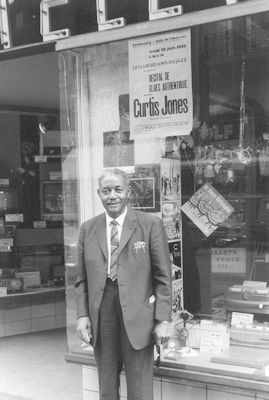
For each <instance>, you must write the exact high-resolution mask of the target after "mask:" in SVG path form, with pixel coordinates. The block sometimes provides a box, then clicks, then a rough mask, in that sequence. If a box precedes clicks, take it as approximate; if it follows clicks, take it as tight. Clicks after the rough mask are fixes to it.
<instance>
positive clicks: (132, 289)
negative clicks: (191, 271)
mask: <svg viewBox="0 0 269 400" xmlns="http://www.w3.org/2000/svg"><path fill="white" fill-rule="evenodd" d="M107 259H108V249H107V238H106V217H105V213H103V214H101V215H98V216H97V217H94V218H92V219H90V220H88V221H86V222H84V223H83V224H82V226H81V230H80V235H79V244H78V275H77V280H76V284H75V287H76V297H77V314H78V318H79V317H82V316H89V318H90V321H91V325H92V342H91V343H92V345H93V346H95V344H96V338H97V332H98V313H99V308H100V305H101V301H102V296H103V292H104V287H105V284H106V279H107ZM117 279H118V287H119V298H120V304H121V309H122V314H123V320H124V325H125V328H126V332H127V335H128V338H129V340H130V343H131V345H132V346H133V348H135V349H142V348H144V347H145V346H147V345H148V344H149V343H150V342H152V331H153V328H154V323H155V320H160V321H162V320H166V321H167V320H169V321H170V319H171V261H170V256H169V251H168V244H167V238H166V234H165V230H164V227H163V224H162V221H161V219H160V218H158V217H156V216H152V215H149V214H145V213H143V212H140V211H135V210H132V209H130V208H128V211H127V214H126V217H125V220H124V224H123V228H122V234H121V240H120V245H119V251H118V266H117ZM152 295H154V296H155V301H153V302H152V299H154V298H153V297H152Z"/></svg>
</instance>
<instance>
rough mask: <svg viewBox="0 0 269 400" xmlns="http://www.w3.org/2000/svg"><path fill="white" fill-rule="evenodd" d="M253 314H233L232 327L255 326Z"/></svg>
mask: <svg viewBox="0 0 269 400" xmlns="http://www.w3.org/2000/svg"><path fill="white" fill-rule="evenodd" d="M253 318H254V315H253V314H247V313H238V312H233V313H232V321H231V325H232V326H238V325H240V326H248V325H252V324H253Z"/></svg>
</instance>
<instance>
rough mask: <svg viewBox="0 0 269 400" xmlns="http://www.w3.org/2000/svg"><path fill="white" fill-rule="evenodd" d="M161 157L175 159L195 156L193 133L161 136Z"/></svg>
mask: <svg viewBox="0 0 269 400" xmlns="http://www.w3.org/2000/svg"><path fill="white" fill-rule="evenodd" d="M161 157H162V158H171V159H173V160H181V161H182V160H185V159H186V158H188V159H189V160H191V159H192V158H193V137H192V136H191V135H183V136H168V137H166V138H161Z"/></svg>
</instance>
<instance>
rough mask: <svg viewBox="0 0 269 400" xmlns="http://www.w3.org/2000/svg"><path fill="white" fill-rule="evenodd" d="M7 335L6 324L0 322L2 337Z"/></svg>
mask: <svg viewBox="0 0 269 400" xmlns="http://www.w3.org/2000/svg"><path fill="white" fill-rule="evenodd" d="M3 336H5V324H3V323H2V322H0V337H3Z"/></svg>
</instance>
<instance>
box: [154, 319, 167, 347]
mask: <svg viewBox="0 0 269 400" xmlns="http://www.w3.org/2000/svg"><path fill="white" fill-rule="evenodd" d="M153 334H154V337H155V343H156V345H157V346H160V345H161V344H165V343H167V342H168V340H169V338H170V324H169V323H167V322H157V323H156V325H155V327H154V330H153Z"/></svg>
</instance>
